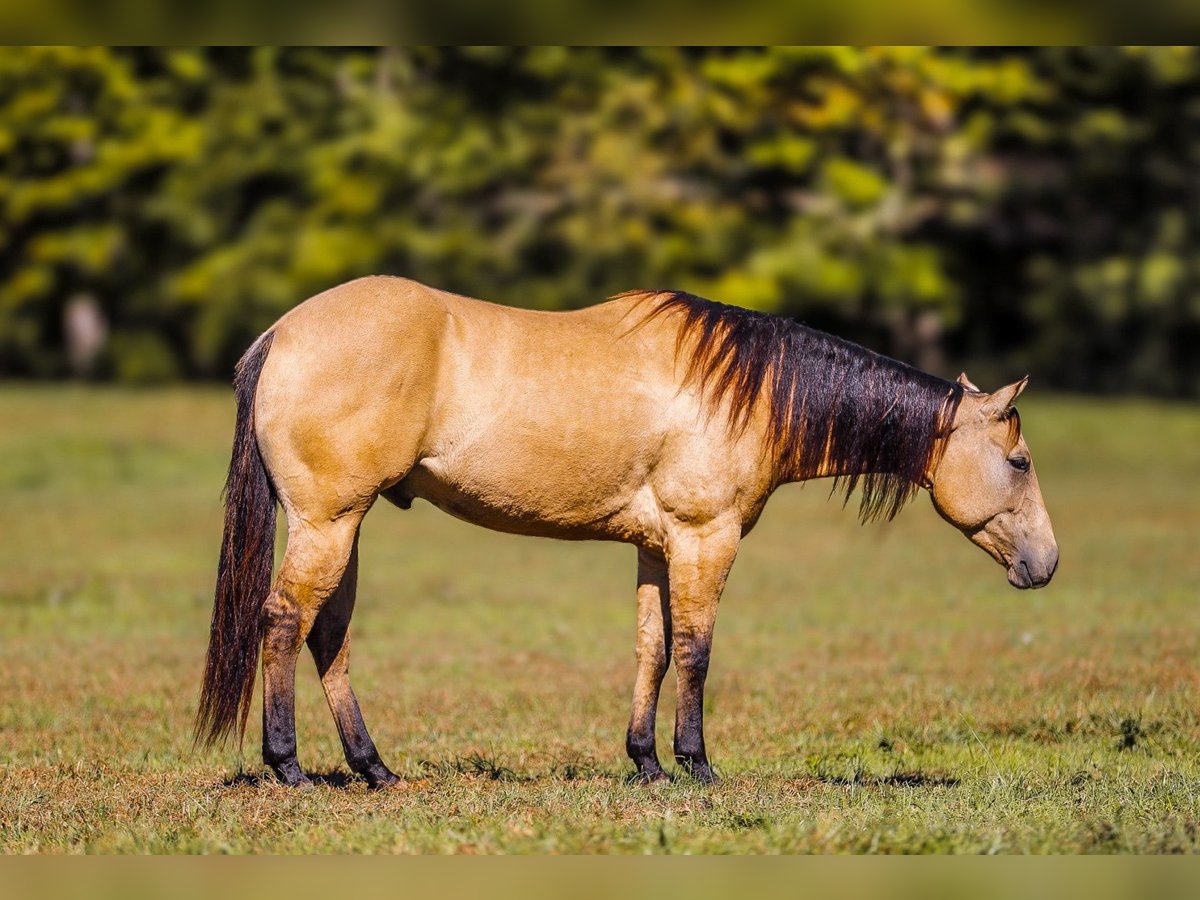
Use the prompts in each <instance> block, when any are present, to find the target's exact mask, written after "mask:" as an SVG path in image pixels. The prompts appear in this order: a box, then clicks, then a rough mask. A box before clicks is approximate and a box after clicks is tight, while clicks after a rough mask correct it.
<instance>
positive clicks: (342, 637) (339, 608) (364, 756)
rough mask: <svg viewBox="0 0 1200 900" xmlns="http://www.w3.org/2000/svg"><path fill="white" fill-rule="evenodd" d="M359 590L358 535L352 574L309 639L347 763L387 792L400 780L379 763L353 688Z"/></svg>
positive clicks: (328, 603) (345, 576) (324, 609)
mask: <svg viewBox="0 0 1200 900" xmlns="http://www.w3.org/2000/svg"><path fill="white" fill-rule="evenodd" d="M357 586H358V536H357V535H355V538H354V546H353V548H352V549H351V551H350V561H349V563H347V565H346V571H345V573H344V574H343V575H342V580H341V583H340V584H339V585H338V588H337V590H336V591H335V592H334V594H333V596H332V597H330V598H329V599H328V600H327V601H326V602H325V605H324V606H323V607H322V608H321V612H320V613H319V614H318V615H317V620H316V622H315V623H314V624H313V629H312V631H311V632H310V633H309V635H308V649H309V650H311V651H312V655H313V660H314V661H315V662H316V664H317V674H318V675H320V676H321V687H323V688H324V689H325V699H326V700H328V701H329V711H330V712H331V713H333V718H334V721H335V722H337V728H338V734H339V735H341V738H342V749H343V750H344V751H345V753H346V762H347V763H349V764H350V768H351V769H352V770H353V771H355V772H357V773H358V774H360V775H362V776H363V777H364V778H366V779H367V783H368V784H369V785H370V786H371V787H372V788H383V787H387V786H389V785H392V784H398V783H399V782H400V779H399V778H397V777H396V776H395V775H394V774H393V773H392V772H391V771H390V770H389V769H388V767H387V766H385V765H384V764H383V760H381V759H380V758H379V751H378V750H376V749H375V742H374V741H372V740H371V735H370V734H369V733H368V732H367V726H366V723H365V722H363V717H362V712H361V710H360V709H359V708H358V698H356V697H355V696H354V689H353V688H352V687H351V686H350V617H351V616H352V615H353V614H354V596H355V592H356V590H357Z"/></svg>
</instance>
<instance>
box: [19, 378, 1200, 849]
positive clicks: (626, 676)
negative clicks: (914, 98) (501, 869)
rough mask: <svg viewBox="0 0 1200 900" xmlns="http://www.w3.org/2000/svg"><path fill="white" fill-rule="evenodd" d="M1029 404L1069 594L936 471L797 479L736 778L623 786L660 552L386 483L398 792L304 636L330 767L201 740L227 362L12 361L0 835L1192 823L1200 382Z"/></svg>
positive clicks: (799, 834)
mask: <svg viewBox="0 0 1200 900" xmlns="http://www.w3.org/2000/svg"><path fill="white" fill-rule="evenodd" d="M1022 414H1023V418H1024V422H1025V428H1026V434H1027V436H1028V439H1029V441H1030V443H1031V445H1032V449H1033V453H1034V459H1035V461H1036V462H1037V466H1038V470H1039V476H1040V479H1041V482H1042V486H1043V490H1044V492H1045V495H1046V500H1047V503H1048V505H1049V508H1050V512H1051V515H1052V517H1053V519H1054V525H1055V530H1056V532H1057V534H1058V537H1059V541H1060V546H1061V552H1062V564H1061V567H1060V569H1059V572H1058V575H1057V577H1056V579H1055V581H1054V583H1053V584H1052V585H1051V586H1050V587H1049V588H1047V589H1046V590H1044V591H1039V592H1022V593H1018V592H1016V591H1014V590H1012V589H1011V588H1009V587H1008V585H1007V584H1006V582H1005V578H1004V572H1003V571H1002V570H1001V569H1000V567H999V566H996V565H995V564H994V563H993V562H992V561H991V560H989V559H988V558H987V557H986V556H985V555H984V554H983V553H982V552H980V551H979V550H977V549H975V548H974V547H972V546H970V545H969V544H968V543H967V541H965V540H964V539H963V538H962V537H961V536H959V535H958V534H957V533H955V532H954V531H953V530H952V529H951V528H950V527H949V526H947V525H945V524H944V523H943V522H941V520H940V519H938V518H937V516H936V514H935V513H934V512H933V510H932V508H931V507H930V505H929V503H928V501H927V500H925V499H923V498H921V499H918V501H917V502H916V503H914V504H913V506H912V507H910V508H909V509H907V510H905V511H904V513H902V514H901V516H900V517H899V519H898V520H897V521H896V522H894V523H892V524H891V525H874V526H868V527H865V528H864V527H861V526H859V525H858V524H857V523H856V521H855V519H854V516H853V514H852V512H851V511H849V510H842V509H841V507H840V504H838V503H836V502H828V501H827V499H826V495H827V489H826V488H825V487H824V486H823V485H821V484H819V483H818V484H811V485H808V486H807V487H804V488H801V487H799V486H792V487H787V488H784V489H782V490H781V491H780V492H779V493H778V494H777V495H776V497H775V498H774V499H773V500H772V501H771V503H770V504H769V505H768V507H767V512H766V514H765V515H764V517H763V520H762V522H761V523H760V524H759V526H758V528H757V530H756V531H755V532H754V533H753V534H752V535H751V536H750V537H749V538H748V539H747V541H746V542H745V543H744V544H743V548H742V552H741V555H740V557H739V559H738V562H737V565H736V566H735V567H734V571H733V575H732V576H731V579H730V582H729V587H728V589H727V591H726V594H725V599H724V600H723V602H722V608H721V616H720V619H719V622H718V626H717V636H716V643H715V647H714V654H713V664H712V670H711V674H710V678H709V689H708V696H707V704H708V709H707V729H708V730H707V738H708V745H709V748H710V751H711V752H712V756H713V760H714V762H715V764H716V765H717V767H718V769H719V770H720V771H721V773H722V774H723V776H724V781H723V782H722V783H721V784H720V785H718V786H716V787H713V788H701V787H699V786H696V785H694V784H691V783H689V782H687V781H686V780H681V781H678V782H675V783H670V784H664V785H657V786H654V787H650V788H645V787H631V786H627V785H626V784H625V783H624V777H625V776H626V775H627V774H628V773H629V771H630V766H629V764H628V763H627V762H626V760H625V758H624V752H623V742H624V729H625V724H626V717H627V715H628V700H629V694H630V692H631V689H632V683H633V672H634V664H633V631H634V623H633V609H634V598H633V589H634V568H635V562H634V557H635V554H634V551H633V550H632V548H630V547H625V546H620V545H603V544H568V543H557V542H552V541H541V540H533V539H529V538H517V537H511V536H506V535H498V534H492V533H490V532H485V531H483V530H482V529H478V528H473V527H471V526H468V525H465V524H463V523H460V522H457V521H455V520H453V519H451V518H449V517H447V516H445V515H443V514H441V513H439V512H437V511H436V510H434V509H432V508H430V507H429V506H428V505H425V504H422V503H418V504H416V506H415V507H414V508H413V509H412V510H410V511H408V512H401V511H400V510H397V509H394V508H392V507H390V506H388V505H386V504H381V505H380V506H379V507H377V508H376V509H375V510H374V511H373V512H372V513H371V514H370V516H368V518H367V520H366V523H365V525H364V532H363V545H362V575H361V587H360V595H359V604H358V611H357V616H356V619H355V625H354V627H355V651H354V662H353V672H354V680H355V685H356V689H357V692H358V694H359V697H360V699H361V700H362V703H363V707H364V712H365V715H366V717H367V721H368V724H369V725H370V726H371V728H372V732H373V734H374V736H375V739H376V741H377V743H378V744H379V747H380V750H381V752H382V753H383V754H384V757H385V759H386V760H387V761H388V762H389V763H390V764H391V765H392V766H393V768H395V769H397V770H398V771H400V772H401V773H402V774H404V775H406V776H408V777H409V778H411V779H414V780H415V781H416V782H417V784H416V785H415V786H414V787H412V788H410V789H408V790H405V791H402V792H392V793H383V794H372V793H368V792H367V790H366V788H365V785H364V784H363V783H361V782H360V781H358V780H355V779H352V778H350V777H349V776H348V773H347V770H346V768H345V764H344V762H343V760H342V758H341V752H340V747H339V745H338V741H337V737H336V732H335V731H334V728H333V724H332V720H331V719H330V717H329V714H328V712H327V711H326V709H325V707H324V702H323V699H322V697H321V693H320V689H319V685H318V683H317V679H316V677H315V674H314V672H313V669H312V666H311V663H310V662H308V661H307V659H306V660H305V661H304V664H303V665H302V666H301V669H300V677H299V685H298V699H297V705H298V710H297V713H298V719H299V732H300V733H299V740H300V758H301V762H302V764H303V765H304V766H305V767H306V768H307V769H309V770H311V771H314V772H318V773H324V774H326V776H327V777H326V778H325V779H324V783H322V784H320V785H318V786H317V787H316V788H315V789H314V790H312V791H308V792H293V791H289V790H286V789H284V788H281V787H279V786H276V785H275V784H273V783H272V782H271V781H270V780H269V779H266V778H262V777H260V773H261V765H260V763H259V757H258V750H257V744H258V739H259V730H258V727H257V711H256V712H255V713H254V714H253V715H252V725H251V729H250V735H249V738H248V741H247V748H246V754H245V762H244V764H243V763H240V762H239V758H238V755H237V753H236V750H225V751H212V752H201V753H194V752H192V750H191V748H190V724H191V716H192V714H193V711H194V704H195V700H196V694H197V687H198V681H199V673H200V667H201V661H202V658H203V653H204V644H205V639H206V635H207V626H208V616H209V609H210V602H211V595H210V591H211V585H212V579H213V571H214V566H215V560H216V550H217V543H218V540H219V530H220V524H219V521H220V505H219V491H220V487H221V483H222V479H223V474H224V471H223V470H224V466H225V463H226V460H227V454H228V442H229V437H230V429H231V425H232V402H231V399H230V397H229V395H228V393H227V392H225V391H218V390H177V391H167V392H146V393H135V392H121V391H115V390H83V389H61V388H58V389H40V388H21V389H14V388H7V389H4V390H2V391H0V512H2V514H3V519H2V524H0V538H2V540H0V621H2V622H3V624H2V625H0V850H3V851H6V852H34V851H56V852H57V851H68V852H75V851H91V852H125V851H130V852H210V851H211V852H219V851H233V852H243V851H273V852H285V853H290V852H310V851H318V852H323V851H330V852H333V851H373V852H438V853H441V852H476V853H487V852H618V853H646V852H649V853H659V852H672V853H675V852H759V851H783V852H797V851H799V852H807V851H817V852H827V851H855V852H857V851H879V852H924V851H938V852H943V851H945V852H970V853H976V852H985V853H986V852H1071V851H1100V852H1108V851H1175V850H1182V851H1195V850H1197V849H1200V703H1198V701H1200V697H1198V694H1197V676H1196V664H1197V661H1198V660H1200V551H1198V550H1197V534H1198V533H1200V449H1198V448H1200V411H1198V410H1197V408H1196V407H1194V406H1171V405H1159V404H1153V403H1146V402H1125V401H1122V402H1113V401H1100V400H1087V401H1083V400H1073V399H1072V400H1068V399H1058V398H1051V399H1046V398H1042V397H1038V396H1037V394H1036V391H1035V392H1033V395H1032V396H1031V397H1030V398H1029V399H1028V400H1023V401H1022ZM671 682H672V677H671V676H668V687H667V689H666V690H665V691H664V702H663V708H662V713H661V715H660V727H659V735H660V752H662V755H663V757H664V758H668V757H669V741H670V732H671V718H672V711H673V694H672V691H671V689H670V685H671ZM239 766H244V771H245V773H246V775H245V776H243V777H235V776H237V775H238V773H239Z"/></svg>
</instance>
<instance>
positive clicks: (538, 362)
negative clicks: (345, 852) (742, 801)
mask: <svg viewBox="0 0 1200 900" xmlns="http://www.w3.org/2000/svg"><path fill="white" fill-rule="evenodd" d="M1026 380H1027V379H1022V380H1021V381H1018V382H1016V383H1014V384H1010V385H1008V386H1007V387H1003V388H1001V389H1000V390H998V391H996V392H995V393H991V394H989V393H984V392H982V391H980V390H979V389H977V388H976V387H975V386H974V385H973V384H971V383H970V381H969V380H968V379H967V378H966V376H965V374H964V375H961V376H959V379H958V381H957V382H950V381H944V380H942V379H941V378H937V377H935V376H933V375H929V374H926V373H924V372H921V371H919V370H917V369H914V368H911V367H909V366H907V365H904V364H902V363H900V362H897V361H895V360H892V359H888V358H887V357H884V356H880V355H878V354H876V353H873V352H871V351H869V350H867V349H865V348H863V347H860V346H857V345H855V344H852V343H850V342H848V341H845V340H841V339H839V338H837V337H834V336H832V335H829V334H825V333H823V332H820V331H817V330H814V329H812V328H808V327H806V326H804V325H802V324H799V323H796V322H793V321H791V320H788V319H784V318H780V317H776V316H771V315H767V314H764V313H759V312H754V311H750V310H745V309H740V308H737V307H731V306H725V305H722V304H720V303H714V302H712V301H708V300H703V299H701V298H699V297H695V296H693V295H691V294H686V293H682V292H674V291H634V292H629V293H626V294H621V295H618V296H617V297H615V298H613V299H611V300H609V301H608V302H606V303H602V304H600V305H597V306H593V307H590V308H587V309H581V310H577V311H571V312H538V311H530V310H522V309H512V308H508V307H503V306H497V305H494V304H491V303H486V302H484V301H481V300H475V299H471V298H468V297H462V296H458V295H455V294H451V293H447V292H445V291H440V290H435V289H433V288H430V287H426V286H424V285H421V284H418V283H416V282H413V281H409V280H406V279H401V278H391V277H372V278H363V279H359V280H356V281H352V282H349V283H347V284H343V285H341V286H339V287H335V288H333V289H331V290H329V291H326V292H325V293H322V294H319V295H317V296H316V297H313V298H311V299H310V300H308V301H307V302H305V303H302V304H300V305H299V306H297V307H296V308H295V309H293V310H291V311H290V312H288V313H287V314H286V315H284V316H283V317H282V318H281V319H280V320H279V321H278V322H277V323H276V324H275V325H274V326H273V327H272V328H271V329H270V330H268V331H267V332H266V333H264V334H263V335H262V336H261V337H260V338H259V339H258V340H257V341H256V342H255V343H254V344H253V345H252V346H251V347H250V349H249V350H248V351H247V352H246V354H245V356H244V357H243V358H242V359H241V361H240V362H239V364H238V366H237V370H236V375H235V379H234V384H235V391H236V398H237V419H236V432H235V436H234V442H233V458H232V462H231V463H230V467H229V477H228V481H227V484H226V509H225V529H224V539H223V543H222V545H221V555H220V563H219V567H218V574H217V585H216V598H215V602H214V606H213V616H212V628H211V635H210V641H209V646H208V654H207V660H206V665H205V672H204V680H203V689H202V694H201V699H200V706H199V710H198V714H197V719H196V734H197V738H198V740H200V741H202V742H207V743H210V744H211V743H213V742H217V741H220V740H222V739H224V738H226V737H228V736H229V735H231V734H236V735H237V736H238V737H239V738H240V737H241V736H242V735H244V733H245V727H246V718H247V715H248V713H249V709H250V704H251V697H252V694H253V690H254V681H255V675H256V672H257V668H258V657H259V652H260V648H261V652H262V668H263V758H264V761H265V762H266V764H267V765H269V766H270V767H271V769H273V770H274V772H275V774H276V775H277V777H278V778H279V779H280V780H281V781H282V782H283V783H285V784H288V785H306V784H307V783H308V782H309V779H308V778H307V777H306V775H305V774H304V772H303V771H302V770H301V768H300V765H299V763H298V761H297V759H296V729H295V701H294V690H295V671H296V660H297V657H298V655H299V652H300V650H301V648H302V646H303V645H304V643H305V642H306V641H307V643H308V646H309V648H310V650H311V651H312V654H313V657H314V659H315V661H316V664H317V669H318V672H319V674H320V677H321V684H322V686H323V688H324V691H325V695H326V698H327V700H328V702H329V707H330V710H331V712H332V713H333V717H334V719H335V721H336V722H337V727H338V731H339V733H340V735H341V740H342V745H343V748H344V750H345V754H346V760H347V762H348V763H349V765H350V768H351V769H353V770H354V771H355V772H357V773H359V774H361V775H362V776H363V777H365V778H366V780H367V782H368V783H369V785H370V786H371V787H375V788H379V787H386V786H388V785H391V784H396V783H398V782H399V781H400V779H398V778H397V777H396V776H395V775H394V774H393V773H392V772H391V771H390V770H389V769H388V768H387V766H385V765H384V763H383V761H382V760H381V759H380V757H379V753H378V751H377V750H376V748H375V744H374V742H373V741H372V740H371V736H370V735H369V734H368V732H367V728H366V725H365V724H364V722H363V718H362V714H361V712H360V711H359V705H358V701H357V700H356V698H355V696H354V691H353V690H352V689H351V686H350V680H349V674H348V672H349V669H348V665H349V652H350V643H349V625H350V617H351V614H352V612H353V610H354V597H355V585H356V580H357V566H358V552H357V545H358V533H359V525H360V523H361V522H362V519H363V516H364V515H366V513H367V511H368V510H369V509H370V508H371V505H372V504H373V503H374V502H375V499H376V498H377V497H380V496H382V497H384V498H385V499H387V500H389V501H390V502H392V503H394V504H396V505H397V506H399V507H402V508H407V507H408V506H410V505H411V503H412V501H413V500H414V499H415V498H418V497H420V498H424V499H425V500H428V501H429V502H430V503H433V504H434V505H436V506H438V507H439V508H441V509H443V510H445V511H446V512H448V513H450V514H451V515H454V516H457V517H459V518H461V519H465V520H466V521H468V522H474V523H476V524H478V525H483V526H485V527H487V528H493V529H497V530H500V531H507V532H513V533H517V534H525V535H541V536H546V537H555V538H566V539H571V540H582V539H601V540H615V541H624V542H627V543H630V544H634V545H635V546H636V547H637V553H638V588H637V643H636V650H637V675H636V679H635V686H634V692H633V713H632V716H631V718H630V722H629V730H628V734H627V739H626V749H627V751H628V754H629V756H630V757H631V758H632V760H633V762H634V764H635V765H636V767H637V774H636V777H637V778H639V779H641V780H644V781H655V780H658V779H662V778H666V777H667V776H666V774H665V773H664V771H663V769H662V767H661V766H660V764H659V760H658V755H657V752H656V749H655V739H654V721H655V714H656V710H657V705H658V698H659V688H660V685H661V684H662V680H663V677H664V675H665V673H666V671H667V667H668V665H669V664H670V662H671V661H672V660H674V662H675V668H676V677H677V679H678V694H677V704H676V714H675V739H674V745H675V746H674V750H675V759H676V761H677V763H678V764H679V766H680V768H681V769H682V770H684V771H685V772H687V773H690V774H691V775H692V776H693V777H695V778H696V779H698V780H700V781H701V782H710V781H712V780H714V778H715V776H714V774H713V771H712V768H711V766H710V765H709V760H708V755H707V753H706V752H705V747H704V733H703V720H702V710H703V694H704V680H705V675H706V673H707V670H708V664H709V652H710V648H711V644H712V634H713V624H714V622H715V620H716V614H717V602H718V599H719V598H720V596H721V591H722V589H723V587H724V585H725V579H726V575H727V574H728V573H729V569H730V566H731V565H732V564H733V560H734V556H735V555H736V553H737V549H738V544H739V542H740V541H741V539H742V538H743V537H744V536H745V535H746V534H747V533H748V532H749V531H750V529H751V528H753V527H754V524H755V522H756V520H757V519H758V517H759V514H760V513H761V512H762V509H763V506H764V504H765V503H766V501H767V498H768V497H770V495H771V493H772V492H773V491H774V490H775V489H776V488H777V487H779V486H780V485H781V484H785V483H788V482H795V481H804V480H807V479H813V478H822V477H832V478H834V479H837V480H836V481H835V482H834V485H835V487H841V488H844V490H845V492H846V497H847V498H849V495H850V492H851V491H852V490H854V489H855V488H858V489H859V490H860V491H861V502H860V505H859V512H860V515H861V516H862V518H863V519H864V520H867V519H871V518H875V517H884V518H889V519H890V518H891V517H893V516H895V514H896V513H897V512H898V511H899V510H900V508H901V506H902V505H903V504H904V503H905V502H906V501H907V500H909V499H910V498H911V497H912V496H913V495H914V494H915V493H916V492H917V491H918V490H919V489H921V488H924V489H925V490H927V491H929V493H930V494H931V495H932V499H933V505H934V506H935V507H936V509H937V511H938V512H939V513H940V514H941V515H942V517H943V518H945V519H946V520H947V521H949V522H950V523H951V524H953V525H955V526H956V527H957V528H958V529H959V530H960V531H962V532H963V533H964V534H965V535H966V536H967V537H968V538H969V539H970V540H971V541H973V542H974V543H975V544H977V545H978V546H980V547H981V548H983V549H984V550H985V551H987V553H988V554H990V555H991V556H992V557H993V558H994V559H995V560H996V561H997V562H999V563H1000V564H1001V565H1003V566H1004V567H1006V568H1007V570H1008V580H1009V582H1010V583H1011V584H1012V585H1014V586H1015V587H1018V588H1030V587H1041V586H1042V585H1044V584H1046V583H1047V582H1048V581H1049V580H1050V578H1051V576H1052V575H1053V574H1054V571H1055V568H1056V567H1057V565H1058V548H1057V545H1056V543H1055V540H1054V534H1053V531H1052V529H1051V525H1050V518H1049V516H1048V515H1047V513H1046V508H1045V506H1044V504H1043V502H1042V495H1041V490H1040V488H1039V487H1038V480H1037V475H1036V474H1035V472H1034V468H1033V463H1032V461H1031V460H1030V456H1029V449H1028V447H1027V446H1026V443H1025V439H1024V437H1023V436H1022V434H1021V422H1020V418H1019V416H1018V415H1017V410H1016V408H1015V407H1014V406H1013V403H1014V401H1015V400H1016V399H1017V396H1018V395H1019V394H1020V393H1021V391H1022V390H1023V389H1024V387H1025V383H1026ZM277 502H278V503H279V504H280V505H282V507H283V509H284V512H285V514H286V516H287V550H286V552H285V554H284V556H283V561H282V563H281V565H280V569H279V573H278V575H277V576H276V578H275V581H274V584H273V585H272V582H271V572H272V562H273V555H274V553H273V551H274V540H275V514H276V503H277Z"/></svg>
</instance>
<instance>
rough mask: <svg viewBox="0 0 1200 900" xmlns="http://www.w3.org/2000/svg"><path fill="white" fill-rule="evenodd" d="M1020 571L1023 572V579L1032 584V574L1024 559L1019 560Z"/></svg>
mask: <svg viewBox="0 0 1200 900" xmlns="http://www.w3.org/2000/svg"><path fill="white" fill-rule="evenodd" d="M1021 571H1022V572H1024V573H1025V580H1026V581H1027V582H1029V583H1030V584H1033V583H1034V582H1033V575H1032V574H1030V572H1029V563H1027V562H1025V560H1021Z"/></svg>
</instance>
